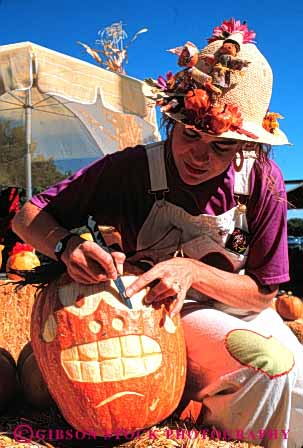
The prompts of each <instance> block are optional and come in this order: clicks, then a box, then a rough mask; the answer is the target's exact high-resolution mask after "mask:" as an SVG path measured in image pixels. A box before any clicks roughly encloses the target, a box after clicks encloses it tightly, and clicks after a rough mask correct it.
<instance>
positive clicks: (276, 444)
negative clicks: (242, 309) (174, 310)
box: [182, 306, 303, 448]
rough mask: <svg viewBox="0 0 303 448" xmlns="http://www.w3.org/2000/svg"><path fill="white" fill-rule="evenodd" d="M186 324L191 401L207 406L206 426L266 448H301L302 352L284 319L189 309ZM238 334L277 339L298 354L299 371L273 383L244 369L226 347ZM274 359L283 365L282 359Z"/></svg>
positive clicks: (271, 314) (296, 367)
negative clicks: (229, 336) (232, 334)
mask: <svg viewBox="0 0 303 448" xmlns="http://www.w3.org/2000/svg"><path fill="white" fill-rule="evenodd" d="M182 322H183V327H184V331H185V339H186V345H187V354H188V377H187V385H186V398H189V399H192V400H195V401H200V402H201V401H202V402H203V407H202V412H203V424H205V425H209V426H212V425H214V426H215V427H216V428H218V429H219V430H222V431H223V430H225V431H226V432H227V434H230V436H231V438H240V439H241V438H242V437H243V440H247V441H250V442H252V443H254V444H257V443H261V444H262V445H263V446H265V447H266V448H286V447H287V448H301V446H303V346H302V345H301V344H300V343H299V341H298V340H297V338H296V337H295V335H294V334H293V333H292V332H291V330H290V329H289V328H288V327H287V326H286V325H285V324H284V323H283V320H282V319H281V318H280V316H279V315H278V314H277V313H276V312H275V311H274V310H273V309H271V308H268V309H266V310H264V311H262V312H261V313H259V314H258V315H256V317H253V318H252V320H250V321H246V320H245V321H244V320H242V319H239V318H236V317H234V316H231V315H228V314H226V313H223V312H221V311H218V310H215V309H203V308H202V309H201V308H199V307H198V308H197V307H193V308H192V307H191V308H188V309H187V308H186V306H185V307H184V310H183V312H182ZM236 329H245V330H251V331H253V332H254V333H258V334H261V335H263V336H267V337H268V336H271V335H272V336H274V337H275V338H277V339H278V340H279V341H280V342H281V343H282V344H283V345H284V346H286V347H287V348H288V349H289V350H290V351H291V352H292V353H293V355H294V358H295V365H294V367H293V368H291V369H290V371H289V372H288V373H284V374H282V375H280V376H276V377H274V378H270V377H269V376H268V375H266V374H264V372H262V371H260V370H257V369H255V368H254V367H251V366H247V365H245V363H244V364H243V363H240V362H239V361H238V360H237V359H235V357H233V356H232V355H231V354H230V352H229V351H228V349H227V347H226V345H225V338H226V335H227V334H228V333H229V332H230V331H232V330H236ZM266 356H267V357H268V353H267V355H266ZM270 356H274V357H278V358H277V359H278V360H279V356H281V355H280V353H270ZM262 430H263V432H262ZM288 430H289V432H288V434H287V431H288ZM237 431H238V434H237ZM239 431H242V433H239ZM283 431H284V432H283ZM239 434H243V436H242V435H241V437H240V436H239Z"/></svg>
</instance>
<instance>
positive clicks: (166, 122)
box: [160, 114, 271, 168]
mask: <svg viewBox="0 0 303 448" xmlns="http://www.w3.org/2000/svg"><path fill="white" fill-rule="evenodd" d="M176 123H177V122H176V121H175V120H174V119H173V118H171V117H169V116H167V115H166V114H162V117H161V122H160V128H162V129H164V131H165V134H166V139H167V140H171V137H172V133H173V130H174V127H175V125H176ZM241 149H242V150H244V151H255V152H256V154H257V159H258V160H259V161H260V162H261V163H264V164H267V165H268V168H269V167H270V164H269V162H268V160H269V154H270V151H271V145H268V144H266V143H258V142H251V141H243V146H242V147H241Z"/></svg>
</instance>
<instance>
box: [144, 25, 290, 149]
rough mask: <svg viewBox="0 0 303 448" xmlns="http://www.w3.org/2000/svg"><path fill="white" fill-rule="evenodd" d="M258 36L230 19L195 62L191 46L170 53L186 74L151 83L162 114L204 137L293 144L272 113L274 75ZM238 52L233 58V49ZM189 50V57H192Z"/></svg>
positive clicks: (151, 89)
mask: <svg viewBox="0 0 303 448" xmlns="http://www.w3.org/2000/svg"><path fill="white" fill-rule="evenodd" d="M254 37H255V33H254V32H253V31H249V30H248V28H247V26H246V24H244V23H243V24H241V23H240V21H235V20H234V19H231V20H230V21H224V22H223V24H222V25H221V26H220V27H217V28H215V29H214V34H213V36H212V37H211V38H210V39H209V40H208V41H209V43H208V45H207V46H206V47H205V48H203V49H202V50H200V51H199V50H198V49H196V51H197V52H198V57H197V54H196V55H195V57H194V50H193V46H194V44H192V43H191V42H187V43H186V44H185V45H184V46H183V47H178V48H176V49H173V50H169V51H171V52H172V53H175V54H177V55H179V61H178V63H179V65H183V66H185V69H184V70H182V71H180V72H178V73H176V74H175V75H173V74H172V73H168V74H167V76H166V79H165V78H164V77H162V76H160V77H159V78H158V80H157V81H154V80H151V79H149V80H146V81H147V83H148V85H149V89H150V90H149V96H151V97H153V98H154V99H155V100H156V102H157V104H158V105H160V106H161V111H162V112H164V113H165V114H167V115H168V116H170V117H171V118H173V119H174V120H177V121H180V122H182V123H184V124H185V125H186V126H188V127H191V128H194V129H195V130H197V131H199V132H206V133H209V134H212V135H215V136H219V137H223V138H231V139H238V140H245V141H254V142H258V143H266V144H270V145H285V144H289V142H288V139H287V137H286V135H285V134H284V133H283V132H282V131H281V130H280V129H279V124H278V122H277V118H283V117H282V116H281V115H280V114H278V113H275V112H268V110H269V103H270V99H271V93H272V82H273V75H272V70H271V67H270V65H269V63H268V62H267V60H266V59H265V57H264V56H263V55H262V53H261V52H260V51H259V50H258V48H257V47H256V45H255V44H254V43H253V41H252V38H254ZM228 43H232V44H234V45H235V47H236V51H235V52H234V53H231V52H230V50H231V48H230V45H229V46H228V45H226V44H228ZM189 50H190V51H189Z"/></svg>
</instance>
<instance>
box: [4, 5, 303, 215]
mask: <svg viewBox="0 0 303 448" xmlns="http://www.w3.org/2000/svg"><path fill="white" fill-rule="evenodd" d="M0 17H1V31H0V45H4V44H10V43H16V42H23V41H31V42H34V43H37V44H40V45H43V46H45V47H48V48H51V49H53V50H56V51H60V52H62V53H66V54H68V55H70V56H74V57H77V58H80V59H83V60H86V61H88V62H92V59H91V58H90V57H89V56H88V55H86V54H85V53H84V51H83V50H82V48H81V47H80V46H79V45H78V44H77V43H76V42H77V40H81V41H82V42H85V43H87V44H89V45H91V46H94V43H95V40H96V39H97V38H98V35H97V33H98V31H99V30H101V29H103V28H105V27H106V26H108V25H110V24H111V23H113V22H117V21H122V22H123V23H124V24H125V30H126V32H127V33H128V36H130V37H131V36H132V34H133V33H135V32H136V31H137V30H138V29H139V28H142V27H147V28H148V30H149V31H148V32H147V33H145V34H142V35H141V36H140V37H139V38H138V39H137V41H136V42H134V43H133V45H132V46H131V47H130V48H129V63H128V64H127V66H126V70H127V74H129V75H130V76H134V77H136V78H139V79H144V78H146V77H149V76H152V77H157V76H158V75H159V74H165V73H166V72H167V71H168V70H172V71H176V70H177V66H176V57H175V56H174V55H171V54H169V53H167V52H166V51H165V50H166V49H168V48H172V47H175V46H177V45H181V44H183V43H184V42H186V41H187V40H190V41H192V42H194V43H195V44H196V45H197V46H198V47H200V48H201V47H203V46H204V45H205V44H206V38H207V37H210V36H211V33H212V29H213V28H214V27H215V26H217V25H219V24H221V22H222V21H223V20H224V19H225V18H226V19H229V18H230V17H235V18H236V19H240V20H246V22H247V24H248V26H249V28H250V29H253V30H254V31H255V32H256V33H257V36H256V39H255V40H256V42H257V45H258V47H259V49H260V50H261V51H262V53H263V54H264V55H265V56H266V58H267V59H268V60H269V62H270V64H271V66H272V69H273V72H274V89H273V96H272V102H271V105H270V110H272V111H275V112H279V113H281V114H282V115H283V116H284V117H285V118H284V120H281V122H280V124H281V128H282V129H283V130H284V131H285V132H286V133H287V134H288V136H289V140H290V141H291V142H292V143H293V146H292V147H281V148H280V147H277V148H276V149H275V150H274V154H273V157H274V159H275V160H276V161H277V163H278V164H279V165H280V167H281V169H282V172H283V174H284V178H285V179H287V180H291V179H303V168H302V167H303V132H302V131H303V120H302V115H303V114H302V108H303V104H302V103H303V94H302V85H301V77H302V73H303V62H302V61H303V57H302V23H303V3H302V1H301V0H290V1H288V2H285V1H283V2H282V1H281V0H276V1H272V2H269V1H268V0H265V1H263V2H261V1H253V0H250V1H249V0H245V1H240V0H233V1H230V2H228V1H226V0H225V1H222V0H217V1H216V2H214V1H211V2H202V1H201V0H200V1H196V0H192V1H191V2H181V1H175V2H169V1H166V2H165V1H159V0H154V1H150V0H149V1H145V0H140V1H139V0H131V1H127V0H115V1H104V0H103V1H102V0H101V1H100V0H98V1H97V0H85V1H83V0H82V1H79V0H52V1H46V0H27V1H26V2H25V1H24V0H0ZM126 42H127V39H126ZM295 213H298V212H295ZM302 217H303V214H302Z"/></svg>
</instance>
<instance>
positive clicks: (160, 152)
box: [145, 142, 169, 198]
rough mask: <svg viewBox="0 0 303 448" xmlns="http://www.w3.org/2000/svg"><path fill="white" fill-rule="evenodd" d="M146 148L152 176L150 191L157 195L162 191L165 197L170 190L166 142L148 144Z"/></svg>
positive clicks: (150, 175)
mask: <svg viewBox="0 0 303 448" xmlns="http://www.w3.org/2000/svg"><path fill="white" fill-rule="evenodd" d="M145 150H146V154H147V160H148V167H149V177H150V190H149V191H148V192H149V193H151V194H155V195H156V197H158V195H159V194H161V193H162V198H163V197H164V193H165V192H167V191H169V189H168V187H167V178H166V170H165V160H164V142H157V143H152V144H150V145H146V147H145Z"/></svg>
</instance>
